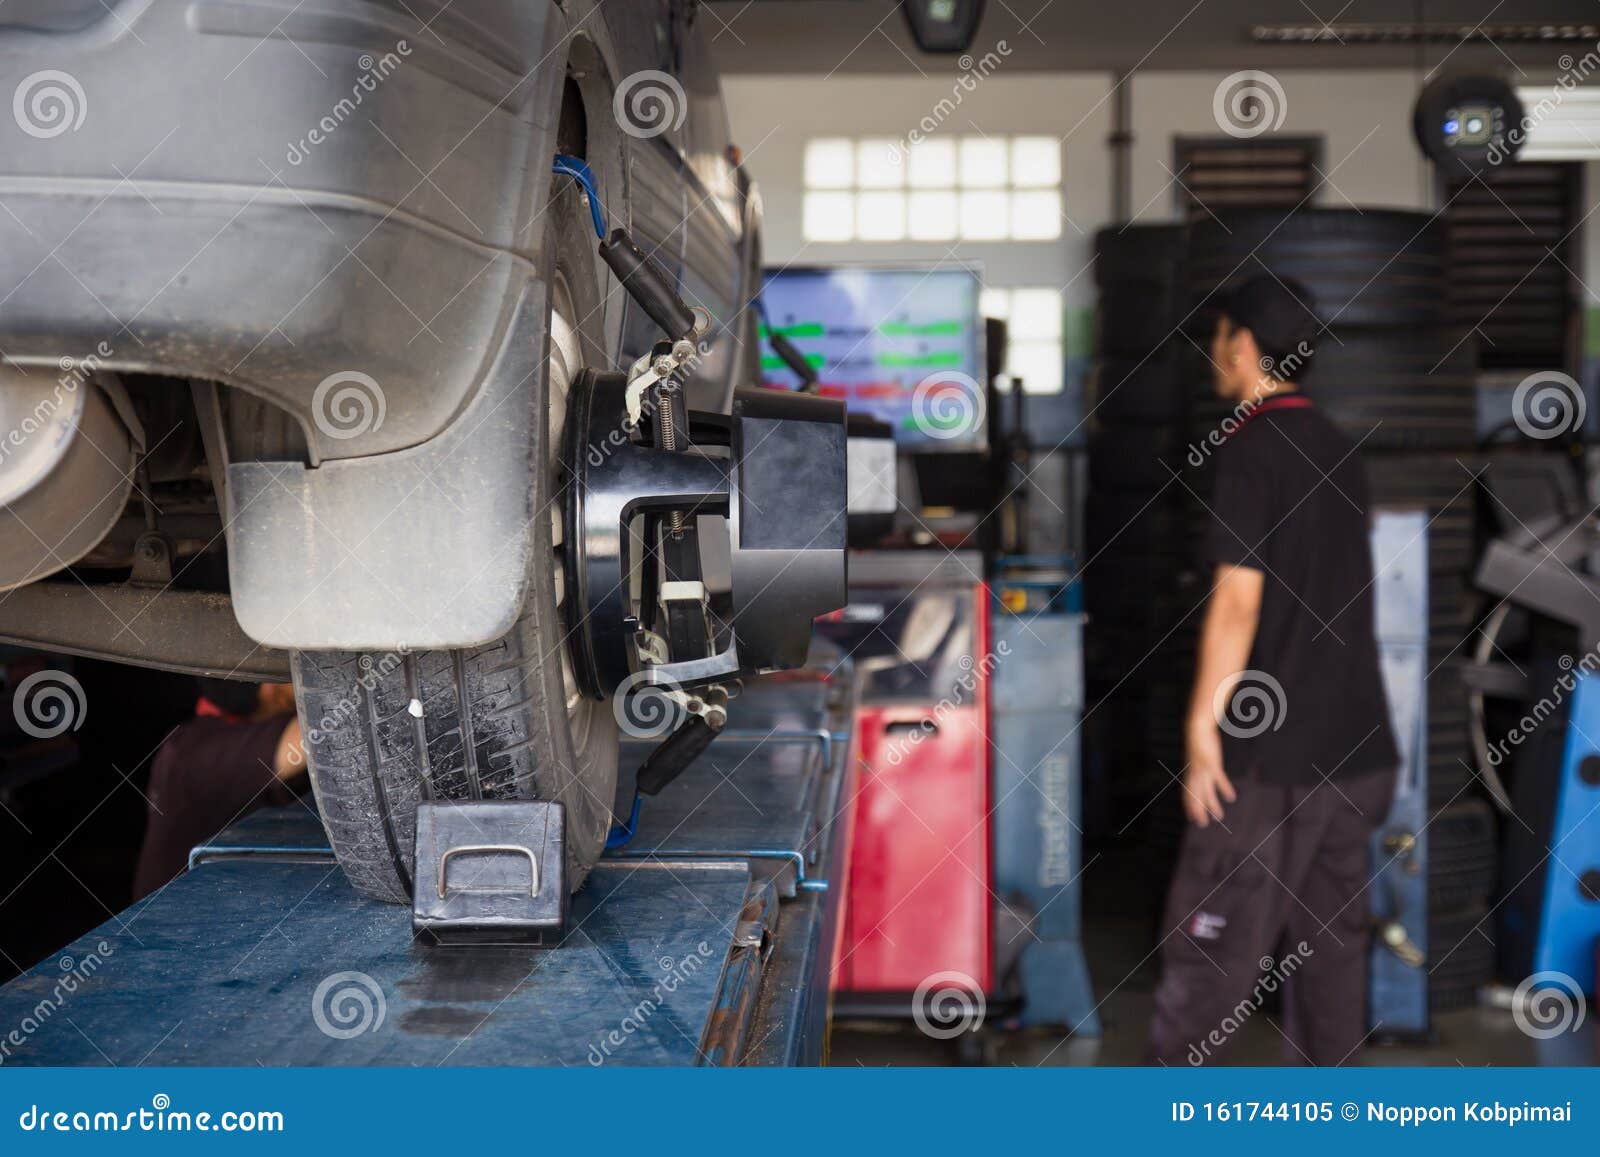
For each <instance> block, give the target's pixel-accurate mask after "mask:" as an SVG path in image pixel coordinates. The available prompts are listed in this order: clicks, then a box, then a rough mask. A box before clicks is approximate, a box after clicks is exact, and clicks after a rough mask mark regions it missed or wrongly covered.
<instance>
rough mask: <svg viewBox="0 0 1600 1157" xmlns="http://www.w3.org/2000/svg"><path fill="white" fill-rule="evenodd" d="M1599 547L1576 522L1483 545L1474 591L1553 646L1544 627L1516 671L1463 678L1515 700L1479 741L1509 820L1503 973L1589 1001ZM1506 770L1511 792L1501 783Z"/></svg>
mask: <svg viewBox="0 0 1600 1157" xmlns="http://www.w3.org/2000/svg"><path fill="white" fill-rule="evenodd" d="M1597 543H1600V534H1597V533H1596V530H1595V528H1594V526H1593V525H1592V524H1591V522H1590V520H1589V519H1588V518H1587V517H1584V518H1581V519H1579V520H1578V521H1577V522H1574V523H1556V524H1553V525H1543V524H1535V525H1534V526H1532V527H1528V526H1519V527H1518V528H1516V529H1515V530H1514V531H1513V532H1511V533H1508V534H1506V535H1504V536H1502V537H1501V538H1497V539H1496V540H1495V541H1494V542H1493V543H1491V544H1490V546H1489V549H1488V550H1487V551H1486V552H1485V554H1484V558H1483V561H1482V563H1481V564H1480V566H1479V569H1478V575H1477V583H1478V586H1480V587H1481V588H1483V589H1484V590H1487V591H1490V592H1492V593H1494V594H1496V595H1499V596H1501V597H1502V599H1503V600H1504V601H1505V603H1507V604H1512V605H1515V606H1517V607H1520V608H1522V609H1524V610H1526V611H1529V612H1532V613H1533V614H1535V615H1536V616H1539V617H1540V618H1541V619H1542V620H1543V621H1544V622H1546V623H1550V624H1554V625H1556V626H1557V627H1558V633H1557V634H1556V636H1555V637H1556V639H1557V640H1558V641H1556V642H1554V643H1553V645H1552V642H1551V637H1550V634H1549V633H1548V632H1546V634H1545V636H1544V639H1545V644H1544V646H1542V647H1540V648H1538V649H1536V652H1535V655H1534V657H1533V660H1532V661H1531V662H1529V663H1525V664H1524V665H1523V668H1524V669H1522V670H1514V669H1508V668H1509V667H1510V665H1509V664H1506V663H1501V662H1498V661H1496V660H1495V659H1494V658H1493V657H1492V656H1485V655H1482V654H1480V657H1479V662H1478V664H1477V666H1476V667H1475V668H1474V669H1473V672H1472V675H1473V680H1474V686H1475V688H1476V689H1478V690H1479V691H1481V692H1483V693H1485V694H1488V695H1497V696H1501V697H1505V698H1510V699H1512V700H1513V701H1516V702H1519V703H1520V704H1521V705H1522V716H1521V719H1520V720H1519V721H1518V723H1517V724H1516V725H1515V726H1514V727H1513V729H1512V731H1511V733H1509V734H1506V735H1495V736H1492V737H1491V736H1488V735H1484V736H1483V737H1482V740H1481V746H1482V751H1481V753H1480V754H1481V757H1482V759H1483V761H1484V762H1485V763H1487V764H1488V765H1489V770H1488V771H1487V772H1486V778H1493V779H1494V780H1495V782H1494V784H1493V787H1494V790H1495V794H1496V797H1497V800H1498V802H1500V803H1501V804H1502V806H1503V807H1505V808H1507V809H1508V810H1509V811H1510V812H1511V813H1512V814H1513V815H1515V816H1516V817H1517V820H1518V822H1514V823H1509V824H1507V825H1505V828H1506V848H1505V858H1504V868H1503V877H1504V881H1505V884H1506V885H1507V887H1506V891H1505V895H1504V897H1503V899H1502V901H1501V903H1500V905H1499V906H1498V912H1499V916H1500V928H1499V931H1500V949H1501V965H1502V968H1503V969H1504V970H1505V971H1506V973H1507V974H1508V976H1515V977H1535V978H1537V977H1540V976H1541V975H1544V974H1548V976H1549V978H1550V979H1551V981H1552V982H1553V983H1555V984H1557V985H1561V986H1566V987H1576V988H1579V989H1581V990H1582V991H1584V992H1587V993H1589V994H1590V995H1594V994H1595V992H1596V977H1595V957H1596V953H1597V952H1600V650H1597V647H1600V579H1597V578H1596V577H1595V576H1594V575H1592V574H1590V573H1588V559H1589V558H1590V557H1591V552H1592V551H1593V550H1594V548H1595V546H1596V544H1597ZM1500 622H1501V620H1500V619H1498V618H1497V619H1496V620H1494V622H1493V624H1492V626H1493V627H1494V628H1495V629H1496V630H1498V627H1499V625H1500ZM1572 628H1576V630H1575V631H1574V630H1573V629H1572ZM1493 641H1494V640H1493V638H1492V637H1491V638H1490V642H1491V643H1492V642H1493ZM1508 765H1509V766H1511V767H1514V769H1515V770H1514V772H1513V775H1512V778H1511V783H1510V786H1509V789H1507V788H1505V787H1503V786H1501V785H1500V783H1499V782H1498V774H1499V771H1500V770H1501V769H1503V768H1504V767H1506V766H1508Z"/></svg>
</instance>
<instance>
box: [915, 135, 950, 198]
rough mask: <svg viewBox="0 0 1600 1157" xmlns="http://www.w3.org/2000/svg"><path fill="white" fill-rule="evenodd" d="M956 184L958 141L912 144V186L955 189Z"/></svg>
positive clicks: (916, 187) (917, 187)
mask: <svg viewBox="0 0 1600 1157" xmlns="http://www.w3.org/2000/svg"><path fill="white" fill-rule="evenodd" d="M955 184H956V143H955V142H954V141H922V142H921V143H919V144H915V145H912V146H911V187H912V188H913V189H953V188H955Z"/></svg>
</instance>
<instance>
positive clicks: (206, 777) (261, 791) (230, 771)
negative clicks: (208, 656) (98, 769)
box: [133, 679, 307, 899]
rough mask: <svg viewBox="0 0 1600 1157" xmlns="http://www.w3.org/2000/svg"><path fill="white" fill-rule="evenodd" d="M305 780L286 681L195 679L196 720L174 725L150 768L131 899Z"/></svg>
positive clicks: (286, 799)
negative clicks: (191, 853) (197, 683)
mask: <svg viewBox="0 0 1600 1157" xmlns="http://www.w3.org/2000/svg"><path fill="white" fill-rule="evenodd" d="M306 779H307V777H306V758H305V750H304V747H303V745H302V743H301V736H300V720H299V719H298V718H297V717H296V716H295V714H294V687H293V685H292V684H289V683H240V682H235V681H230V680H227V679H201V680H200V698H199V699H198V700H197V701H196V703H195V713H194V718H193V719H191V720H189V721H188V722H186V723H181V724H179V725H178V726H177V727H175V728H173V729H172V733H171V734H170V735H168V736H167V738H166V740H165V741H164V742H163V743H162V744H161V747H160V748H159V749H158V750H157V752H156V757H155V763H154V765H153V766H152V767H151V769H150V792H149V802H150V820H149V824H148V826H147V827H146V828H145V835H144V846H143V847H142V848H141V849H140V851H139V863H138V866H137V868H136V869H135V870H134V877H133V895H134V898H135V899H139V898H141V897H144V896H147V895H149V894H150V893H151V892H154V891H156V890H157V889H159V888H161V887H162V886H163V885H165V884H167V883H168V882H169V881H171V880H172V879H174V878H175V877H177V876H179V875H181V874H182V873H183V871H184V869H185V868H186V867H187V866H188V863H189V850H190V849H191V848H193V847H194V846H195V845H196V844H200V843H204V842H205V841H206V840H208V839H210V838H211V837H212V836H214V835H216V834H217V833H218V832H220V831H221V830H222V829H223V828H225V827H227V826H228V825H229V824H231V823H233V822H234V821H235V820H238V819H241V818H243V817H244V816H246V815H249V814H250V813H251V812H253V811H255V810H256V809H257V808H260V807H265V806H267V805H269V804H286V803H288V802H290V801H291V800H293V799H294V798H295V797H296V796H297V795H299V794H300V793H301V792H302V791H303V790H304V788H305V786H306Z"/></svg>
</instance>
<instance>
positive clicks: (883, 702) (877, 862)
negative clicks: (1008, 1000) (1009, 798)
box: [828, 555, 993, 994]
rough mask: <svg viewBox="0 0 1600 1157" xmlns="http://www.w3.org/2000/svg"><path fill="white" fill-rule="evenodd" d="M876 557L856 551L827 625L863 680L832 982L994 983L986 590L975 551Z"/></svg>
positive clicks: (851, 988)
mask: <svg viewBox="0 0 1600 1157" xmlns="http://www.w3.org/2000/svg"><path fill="white" fill-rule="evenodd" d="M880 558H882V559H883V560H884V562H883V563H882V564H881V565H865V566H864V565H863V562H862V560H861V559H860V558H852V561H851V570H852V574H851V606H850V609H849V610H847V611H846V612H844V614H843V615H842V616H840V617H839V620H838V621H836V622H835V623H834V624H830V628H829V631H828V633H829V634H830V635H832V636H833V637H835V638H837V639H838V640H839V641H840V642H842V643H845V645H846V646H847V648H848V649H850V650H851V651H852V654H853V657H854V660H855V663H856V666H857V670H858V672H859V676H858V677H859V679H860V684H861V686H860V696H861V698H860V707H859V708H858V711H857V716H856V750H857V755H858V758H859V764H858V766H857V769H856V773H857V775H856V792H857V794H856V798H855V803H854V820H853V825H852V826H853V831H852V836H851V843H850V849H849V868H848V879H847V882H846V883H847V890H846V897H845V909H844V926H843V935H842V937H841V944H840V948H839V952H838V958H837V960H836V961H835V969H834V988H835V990H836V991H837V992H840V993H850V994H895V993H911V992H914V991H915V990H916V989H917V988H918V986H919V985H922V984H923V982H924V981H926V980H928V979H929V978H930V977H932V976H934V975H935V974H937V973H942V972H956V973H961V974H964V975H965V976H968V977H971V978H972V980H973V981H975V982H976V984H977V987H978V988H979V989H981V990H982V991H986V992H987V991H991V989H992V984H993V975H992V972H993V969H992V963H991V959H992V953H991V950H990V940H991V927H990V925H991V920H992V916H991V911H992V908H991V874H992V873H991V866H990V865H991V857H990V854H989V822H988V817H989V811H990V799H989V759H990V745H989V675H988V673H989V671H990V669H991V667H990V663H991V662H992V656H990V653H989V651H990V642H989V591H988V587H987V586H986V585H985V584H984V583H982V582H981V581H978V580H977V579H976V578H975V577H974V576H975V575H979V574H981V573H982V571H981V569H980V564H978V563H977V562H976V561H975V560H974V561H969V562H968V563H967V565H961V564H962V562H963V560H967V559H969V556H964V555H955V556H943V557H942V559H941V560H925V559H924V558H922V557H920V556H917V555H900V556H873V557H872V559H871V560H870V562H877V560H878V559H880ZM874 580H877V581H874Z"/></svg>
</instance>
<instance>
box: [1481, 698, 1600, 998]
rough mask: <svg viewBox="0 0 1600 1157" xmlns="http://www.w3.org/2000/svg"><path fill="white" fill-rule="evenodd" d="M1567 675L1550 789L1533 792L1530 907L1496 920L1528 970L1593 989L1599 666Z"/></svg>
mask: <svg viewBox="0 0 1600 1157" xmlns="http://www.w3.org/2000/svg"><path fill="white" fill-rule="evenodd" d="M1573 679H1574V684H1575V685H1574V687H1573V691H1572V697H1571V699H1570V700H1569V701H1568V704H1567V726H1566V728H1565V731H1564V733H1563V735H1562V744H1561V753H1560V756H1559V757H1558V762H1557V770H1556V774H1555V775H1554V777H1552V778H1553V782H1552V783H1551V784H1550V785H1549V787H1550V789H1553V790H1549V791H1547V792H1545V793H1541V794H1544V795H1545V796H1546V799H1545V801H1542V802H1545V803H1546V806H1547V808H1548V813H1547V816H1545V817H1542V818H1546V819H1547V820H1548V823H1549V842H1548V848H1547V849H1546V850H1547V851H1548V853H1549V855H1548V857H1545V856H1543V855H1541V859H1542V861H1543V862H1542V864H1541V865H1540V870H1539V871H1538V872H1537V873H1536V875H1537V876H1538V877H1539V887H1538V892H1537V900H1538V903H1537V907H1534V906H1532V905H1519V904H1517V903H1515V902H1513V903H1512V904H1510V905H1508V909H1509V910H1508V911H1507V913H1506V917H1505V920H1504V926H1505V928H1506V931H1507V935H1506V937H1505V939H1506V941H1507V943H1508V944H1510V945H1513V946H1515V945H1518V944H1522V945H1525V946H1526V947H1525V948H1524V951H1525V952H1526V954H1527V956H1528V958H1529V959H1528V972H1529V974H1530V975H1532V974H1535V973H1540V972H1556V973H1562V974H1563V975H1566V976H1570V977H1572V979H1573V980H1575V981H1577V983H1578V986H1579V987H1580V988H1582V989H1583V991H1584V992H1586V993H1588V994H1589V995H1590V996H1593V995H1595V954H1596V948H1597V945H1600V673H1597V672H1593V671H1578V672H1576V673H1575V674H1574V676H1573ZM1513 870H1514V869H1513ZM1513 895H1515V893H1513Z"/></svg>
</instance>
